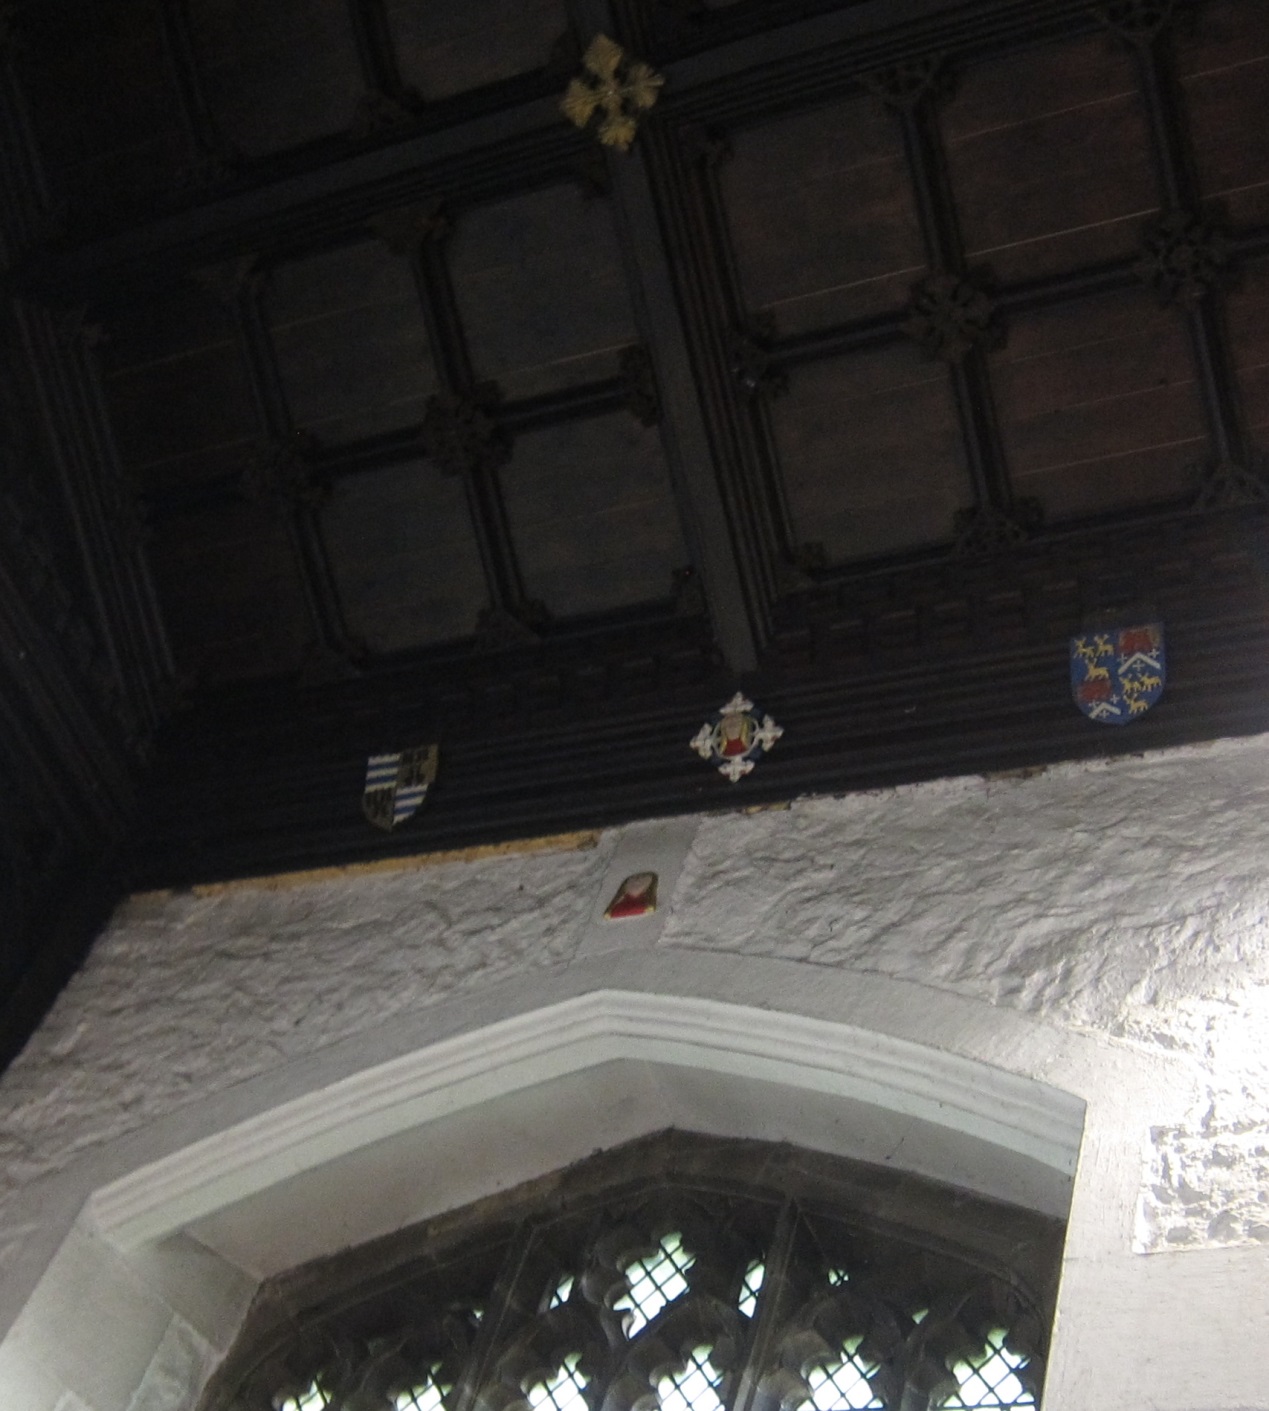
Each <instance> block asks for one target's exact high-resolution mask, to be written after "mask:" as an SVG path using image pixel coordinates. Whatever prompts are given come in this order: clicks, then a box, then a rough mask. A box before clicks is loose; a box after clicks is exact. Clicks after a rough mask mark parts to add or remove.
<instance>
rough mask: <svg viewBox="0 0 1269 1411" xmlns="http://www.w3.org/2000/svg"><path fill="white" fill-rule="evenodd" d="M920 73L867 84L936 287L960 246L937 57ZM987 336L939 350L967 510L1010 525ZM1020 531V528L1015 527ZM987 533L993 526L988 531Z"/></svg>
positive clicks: (954, 270)
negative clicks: (903, 89) (899, 139)
mask: <svg viewBox="0 0 1269 1411" xmlns="http://www.w3.org/2000/svg"><path fill="white" fill-rule="evenodd" d="M927 73H928V77H927V78H926V81H925V82H924V83H923V84H921V86H920V88H919V90H918V91H917V92H916V93H914V94H911V95H902V96H900V95H898V94H895V93H894V92H893V91H892V92H890V93H887V92H886V76H884V75H883V76H881V77H880V79H879V81H876V82H874V84H873V87H874V91H877V92H879V94H880V96H881V97H882V98H883V100H884V101H886V102H887V104H888V105H889V106H890V107H891V108H892V109H893V110H894V111H895V112H896V113H897V114H898V117H899V120H900V123H901V125H902V129H903V145H904V151H905V153H906V155H907V159H908V171H909V174H910V176H911V179H912V189H913V192H914V194H915V197H916V208H917V218H918V221H919V224H920V227H921V236H922V239H923V241H924V244H925V250H926V258H927V260H928V262H929V266H930V270H931V279H930V281H929V284H928V285H927V287H930V288H933V287H934V285H935V284H936V283H937V282H939V281H942V282H943V287H944V288H945V289H947V290H949V291H950V290H951V289H952V288H953V287H954V286H963V285H965V284H967V283H968V281H967V278H966V267H965V251H964V246H963V242H962V240H961V235H960V227H959V224H958V222H957V219H956V209H955V204H954V201H953V199H952V193H951V183H950V180H949V177H948V172H947V159H946V157H945V155H944V152H943V142H942V136H941V133H940V132H939V127H938V121H937V117H936V114H935V89H936V87H937V85H938V83H939V82H940V79H941V74H940V71H939V65H938V61H937V60H932V61H930V64H929V67H928V70H927ZM988 341H989V340H988V339H987V337H986V336H985V335H984V336H981V337H974V338H971V339H970V341H969V346H967V347H965V348H962V349H960V350H959V351H956V350H953V351H951V352H945V353H941V354H939V355H940V356H942V357H943V358H944V360H945V361H946V362H948V363H949V366H950V371H951V380H952V389H953V395H954V398H955V402H956V411H957V417H958V419H959V421H960V426H961V437H962V440H963V442H964V446H965V454H966V458H967V461H968V468H969V474H970V482H971V485H972V488H973V493H974V502H975V507H976V508H975V511H974V518H975V520H976V521H979V522H991V523H999V524H1002V525H1005V526H1006V528H1005V535H1006V537H1012V533H1011V531H1010V530H1009V529H1008V527H1007V526H1008V525H1014V524H1015V520H1014V509H1015V506H1014V493H1013V487H1012V485H1011V483H1010V479H1009V473H1008V470H1007V469H1006V467H1005V458H1004V449H1003V446H1002V443H1001V439H1000V428H999V423H998V419H997V416H996V404H995V398H994V396H993V394H992V387H991V373H990V370H989V368H988V366H987V359H986V355H985V351H984V343H987V342H988ZM1018 534H1019V536H1020V535H1021V530H1020V528H1019V529H1018ZM991 537H994V534H993V535H992V536H991Z"/></svg>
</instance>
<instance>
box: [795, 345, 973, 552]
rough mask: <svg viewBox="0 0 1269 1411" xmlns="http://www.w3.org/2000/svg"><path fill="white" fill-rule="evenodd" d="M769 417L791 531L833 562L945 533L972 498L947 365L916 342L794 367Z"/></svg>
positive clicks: (919, 543) (934, 540)
mask: <svg viewBox="0 0 1269 1411" xmlns="http://www.w3.org/2000/svg"><path fill="white" fill-rule="evenodd" d="M772 421H773V423H774V426H775V433H776V442H777V445H778V447H779V451H780V459H781V465H782V467H783V474H784V482H785V486H786V489H787V494H788V498H789V503H790V509H791V511H792V515H793V521H794V528H795V532H796V534H797V538H798V540H799V541H800V542H802V543H813V544H814V543H818V544H822V545H823V547H824V552H825V555H826V556H827V558H828V561H829V562H830V563H839V562H842V561H845V560H850V559H860V558H869V557H874V556H877V555H881V554H888V553H894V552H897V551H898V550H901V549H912V548H919V547H924V546H926V545H930V544H938V543H943V542H946V541H947V540H948V539H950V538H951V535H952V522H953V518H954V516H955V513H956V511H957V510H959V509H963V508H965V507H966V506H967V505H969V504H970V503H971V502H972V495H971V492H970V488H969V481H968V476H967V473H966V467H965V454H964V447H963V443H962V441H961V437H960V432H959V428H958V424H957V417H956V406H955V403H954V401H953V399H952V393H951V387H950V381H949V377H948V371H947V368H946V367H945V366H944V365H943V364H942V363H932V362H930V361H929V360H927V359H926V358H924V357H923V356H922V355H921V353H920V352H919V351H918V350H917V348H916V347H915V346H914V345H912V344H909V343H907V342H902V343H894V344H891V345H890V346H888V347H886V348H881V349H877V350H876V351H873V352H867V353H857V354H855V355H853V356H851V357H844V358H836V359H833V360H831V361H826V362H820V363H815V364H812V365H811V366H808V367H804V368H799V369H797V370H795V372H794V373H793V375H792V378H791V385H790V389H789V394H788V395H787V396H786V397H781V398H779V399H777V400H776V401H774V402H773V403H772Z"/></svg>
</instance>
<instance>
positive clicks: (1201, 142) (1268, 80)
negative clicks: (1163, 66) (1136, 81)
mask: <svg viewBox="0 0 1269 1411" xmlns="http://www.w3.org/2000/svg"><path fill="white" fill-rule="evenodd" d="M1177 60H1178V72H1179V74H1180V76H1181V82H1182V85H1183V88H1184V92H1185V98H1186V102H1187V105H1188V107H1189V112H1190V124H1191V130H1192V132H1193V139H1194V155H1195V160H1196V164H1197V167H1198V176H1199V184H1200V187H1201V189H1202V191H1203V194H1204V195H1205V196H1208V197H1211V198H1215V199H1218V200H1219V201H1220V204H1221V206H1222V208H1223V209H1224V210H1225V211H1226V212H1228V214H1229V216H1230V217H1231V218H1232V219H1233V221H1234V223H1235V224H1236V225H1251V224H1260V223H1263V222H1264V221H1266V220H1269V6H1266V5H1260V4H1248V3H1247V2H1246V0H1219V3H1213V4H1210V5H1207V6H1205V7H1204V8H1202V9H1201V10H1200V11H1199V12H1198V13H1197V14H1196V15H1195V16H1193V17H1192V20H1191V22H1190V24H1188V25H1187V26H1186V28H1185V32H1183V33H1182V34H1181V35H1180V36H1179V37H1178V43H1177Z"/></svg>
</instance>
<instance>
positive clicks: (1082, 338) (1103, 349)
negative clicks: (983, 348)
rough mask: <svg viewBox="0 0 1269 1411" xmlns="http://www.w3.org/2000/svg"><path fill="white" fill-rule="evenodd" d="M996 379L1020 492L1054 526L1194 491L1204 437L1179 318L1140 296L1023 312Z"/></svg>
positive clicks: (996, 365) (999, 358) (997, 362)
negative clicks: (1033, 500)
mask: <svg viewBox="0 0 1269 1411" xmlns="http://www.w3.org/2000/svg"><path fill="white" fill-rule="evenodd" d="M992 370H993V378H994V382H995V386H996V389H997V400H998V404H999V408H1000V420H1001V431H1002V434H1003V437H1004V441H1005V448H1006V453H1007V457H1008V462H1009V467H1010V470H1011V472H1012V475H1013V480H1014V484H1015V486H1016V488H1017V489H1018V491H1019V492H1020V493H1022V494H1026V495H1031V496H1034V497H1036V498H1037V499H1038V500H1039V501H1040V503H1041V505H1042V506H1043V507H1044V509H1045V511H1046V513H1047V514H1048V515H1049V517H1050V518H1052V519H1054V520H1062V519H1070V518H1078V517H1082V516H1085V515H1091V514H1098V513H1101V512H1103V511H1106V510H1110V509H1115V508H1118V507H1121V506H1124V505H1130V504H1150V503H1152V502H1155V503H1157V502H1160V501H1167V500H1176V499H1179V498H1182V497H1184V496H1186V495H1187V494H1193V492H1194V490H1195V489H1196V488H1197V483H1198V481H1197V472H1196V471H1195V469H1194V465H1195V463H1196V462H1200V461H1202V460H1203V459H1204V457H1205V456H1206V454H1207V451H1208V446H1207V436H1206V428H1205V426H1204V420H1203V410H1202V405H1201V402H1200V400H1199V395H1198V389H1197V386H1196V380H1195V370H1194V365H1193V358H1192V356H1191V353H1190V348H1189V345H1188V341H1187V337H1186V330H1185V327H1184V324H1183V322H1182V319H1181V317H1180V315H1179V314H1178V313H1177V312H1176V310H1173V309H1160V308H1159V307H1158V305H1157V304H1156V303H1155V302H1154V300H1152V299H1151V298H1150V296H1149V295H1147V294H1146V293H1144V292H1139V291H1136V290H1133V291H1130V292H1124V293H1118V294H1106V295H1103V296H1101V297H1100V298H1096V299H1084V300H1080V301H1078V302H1075V303H1071V304H1064V305H1061V306H1059V307H1057V308H1051V309H1046V310H1043V311H1041V312H1037V313H1030V314H1020V315H1018V316H1017V317H1016V318H1015V319H1014V320H1013V321H1012V323H1011V326H1010V330H1009V342H1008V345H1007V347H1005V348H1004V349H1003V350H1001V351H999V352H998V353H996V354H994V355H993V357H992Z"/></svg>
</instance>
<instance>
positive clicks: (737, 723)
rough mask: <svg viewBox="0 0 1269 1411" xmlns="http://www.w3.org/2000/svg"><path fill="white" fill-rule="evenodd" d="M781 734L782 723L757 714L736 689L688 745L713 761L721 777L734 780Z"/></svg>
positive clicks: (755, 761) (710, 761)
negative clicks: (780, 724) (778, 723)
mask: <svg viewBox="0 0 1269 1411" xmlns="http://www.w3.org/2000/svg"><path fill="white" fill-rule="evenodd" d="M783 734H784V729H783V727H781V726H779V725H777V724H776V723H775V721H774V720H772V718H771V717H770V716H769V715H759V713H758V711H757V709H756V708H755V706H754V703H753V702H752V701H751V700H747V699H746V698H745V697H744V696H742V695H741V693H740V692H739V691H737V692H736V694H735V695H734V696H733V697H732V698H731V700H729V701H728V702H727V703H726V705H724V706H722V707H721V708H720V709H719V711H718V713H717V714H716V715H715V716H714V718H713V719H712V720H707V721H706V722H705V724H704V725H702V726H701V728H700V729H699V730H698V731H697V732H696V734H695V735H693V736H692V740H691V746H692V748H693V749H694V750H695V751H696V753H697V754H698V755H700V757H701V758H702V759H703V760H707V761H708V762H709V763H710V764H712V765H715V766H716V767H717V769H718V772H719V773H720V774H721V775H722V776H723V778H724V779H730V780H731V782H732V783H733V784H737V783H739V782H740V780H741V779H743V778H744V777H745V775H746V774H749V773H750V772H751V771H752V770H753V767H754V765H755V764H757V762H758V761H759V760H760V759H761V758H762V757H763V755H764V754H767V753H768V752H769V751H770V750H771V749H773V748H774V746H775V742H776V741H777V740H778V739H779V738H780V736H781V735H783Z"/></svg>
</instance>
